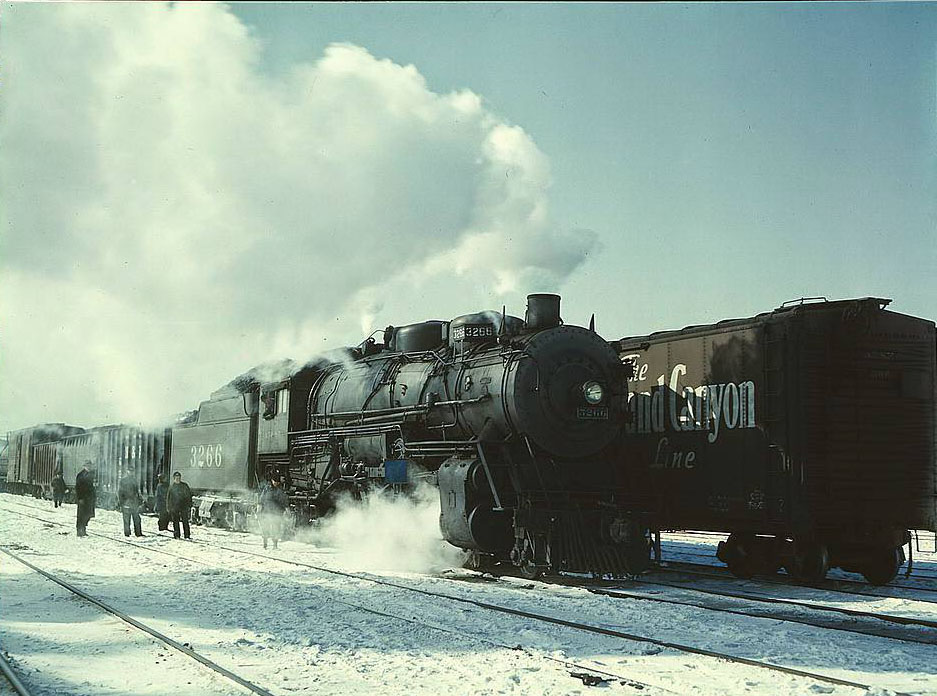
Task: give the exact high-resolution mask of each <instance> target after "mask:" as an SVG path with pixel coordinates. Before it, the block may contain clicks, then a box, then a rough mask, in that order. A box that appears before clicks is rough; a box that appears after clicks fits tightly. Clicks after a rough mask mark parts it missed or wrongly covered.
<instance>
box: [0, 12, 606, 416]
mask: <svg viewBox="0 0 937 696" xmlns="http://www.w3.org/2000/svg"><path fill="white" fill-rule="evenodd" d="M0 49H2V52H3V55H4V85H3V90H2V94H0V99H2V112H0V114H2V122H0V138H2V143H3V149H2V154H0V175H2V182H0V183H2V189H0V190H2V196H3V200H2V207H3V220H2V222H3V227H2V230H3V238H2V245H3V247H2V256H0V259H2V261H0V263H2V266H0V271H2V283H3V292H2V294H0V322H2V324H0V331H2V333H0V351H2V359H0V379H2V385H3V388H2V391H0V417H2V420H3V423H2V425H4V426H7V427H11V426H12V427H20V426H24V425H28V424H31V423H32V422H35V421H39V420H63V419H64V420H69V421H75V422H79V423H83V424H89V425H90V424H96V423H99V422H103V421H134V420H144V421H145V420H152V419H157V418H160V417H163V416H165V415H167V414H169V413H172V412H175V411H180V410H182V409H184V408H190V407H194V406H196V405H197V403H198V401H199V400H200V399H201V398H204V397H206V396H207V394H208V392H209V391H210V390H211V389H213V388H215V387H216V386H219V385H220V384H222V383H224V382H225V381H226V380H227V379H230V378H231V377H233V376H235V375H237V374H239V373H241V372H243V371H244V370H245V369H246V368H248V367H250V366H251V365H252V364H256V363H258V362H261V361H263V360H268V359H275V358H281V357H293V358H297V359H304V358H306V357H308V356H310V355H312V354H314V353H316V352H319V351H321V350H323V349H327V348H333V347H335V346H336V345H339V344H341V343H343V342H349V341H353V342H357V341H358V340H360V338H361V337H363V335H364V334H365V333H366V332H369V331H370V329H372V328H376V327H379V326H383V325H385V324H387V323H396V324H402V323H406V322H407V321H417V320H420V319H424V318H429V316H428V315H429V314H437V315H438V318H449V317H450V316H452V315H453V314H455V313H459V312H462V311H473V310H476V309H484V308H489V307H491V306H492V305H500V303H501V301H502V299H503V298H507V299H506V301H508V303H509V305H511V306H512V307H514V308H515V312H516V311H522V305H521V302H522V301H518V300H519V298H520V297H522V296H523V294H524V293H526V292H528V291H543V290H555V289H557V287H558V286H559V285H560V284H561V283H562V282H563V280H564V279H565V278H566V277H567V276H568V275H569V274H570V273H571V272H572V271H573V270H574V269H575V268H576V267H577V266H578V265H579V264H580V263H581V262H582V261H583V259H584V258H585V256H586V255H587V254H588V253H589V252H590V251H591V250H592V249H594V248H595V246H596V239H595V236H594V235H593V234H591V233H576V232H565V231H562V230H559V229H558V228H557V226H556V225H555V223H554V222H553V221H552V220H551V218H550V214H549V209H548V198H547V191H548V189H549V187H550V167H549V162H548V160H547V158H546V156H545V155H544V154H543V153H542V152H540V150H539V149H538V148H537V147H536V145H535V144H534V143H533V141H532V140H531V139H530V137H529V136H528V135H527V134H526V133H525V132H524V130H523V129H522V128H521V127H519V126H516V125H511V124H508V123H506V122H504V121H503V120H501V119H500V118H499V117H498V116H496V115H495V114H493V113H491V112H490V111H489V110H488V109H486V107H485V104H484V102H483V100H482V98H481V97H480V96H478V95H476V94H474V93H473V92H471V91H469V90H461V91H457V92H453V93H449V94H439V93H436V92H434V91H433V90H432V89H431V88H430V87H429V86H428V85H427V83H426V81H425V79H424V78H423V77H422V75H421V74H420V73H419V71H418V69H417V68H416V67H415V66H413V65H406V66H404V65H399V64H397V63H395V62H393V61H392V60H389V59H380V58H377V57H375V56H373V55H371V54H370V53H369V52H368V51H367V50H366V49H365V48H362V47H359V46H354V45H349V44H333V45H331V46H329V47H328V48H327V49H326V50H325V52H324V54H322V55H318V56H312V55H311V56H310V57H309V60H308V62H304V63H301V64H297V65H295V66H293V68H292V69H291V70H290V71H288V72H287V73H285V74H283V75H277V76H271V75H270V74H267V73H265V72H264V71H263V70H262V68H261V59H262V54H261V46H260V44H259V42H258V41H257V40H256V39H255V38H254V37H252V35H251V33H250V31H249V29H248V28H247V27H245V26H244V25H243V24H242V23H241V22H240V21H239V20H238V19H237V18H236V17H234V16H233V15H232V14H231V13H230V12H229V11H228V9H227V8H226V7H225V6H223V5H211V4H205V5H203V4H198V5H189V4H183V5H176V6H169V5H163V4H150V3H145V4H144V3H140V4H137V3H92V4H67V3H66V4H58V3H55V4H41V5H38V4H37V5H33V4H12V5H10V4H8V5H6V6H5V7H4V26H3V31H2V33H0ZM502 296H503V297H502ZM456 302H457V304H456ZM518 305H521V306H518ZM37 395H38V398H37Z"/></svg>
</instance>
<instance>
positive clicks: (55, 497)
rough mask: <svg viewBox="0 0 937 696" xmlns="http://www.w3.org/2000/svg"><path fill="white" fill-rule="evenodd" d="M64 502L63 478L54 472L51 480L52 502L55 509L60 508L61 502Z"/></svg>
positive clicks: (59, 473)
mask: <svg viewBox="0 0 937 696" xmlns="http://www.w3.org/2000/svg"><path fill="white" fill-rule="evenodd" d="M63 500H65V477H63V476H62V472H61V471H56V472H55V476H54V477H53V478H52V502H53V503H54V504H55V507H62V501H63Z"/></svg>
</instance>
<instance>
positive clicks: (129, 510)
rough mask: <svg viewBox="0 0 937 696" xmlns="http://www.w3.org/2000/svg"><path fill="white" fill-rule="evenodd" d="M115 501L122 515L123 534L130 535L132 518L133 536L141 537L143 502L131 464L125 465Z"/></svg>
mask: <svg viewBox="0 0 937 696" xmlns="http://www.w3.org/2000/svg"><path fill="white" fill-rule="evenodd" d="M117 502H118V503H119V504H120V511H121V513H122V514H123V516H124V536H125V537H129V536H130V520H131V519H132V520H133V533H134V536H138V537H142V536H143V530H142V528H141V525H140V505H141V504H142V503H143V497H142V496H141V495H140V485H139V484H138V483H137V476H136V474H135V473H134V471H133V467H132V466H128V467H127V469H126V471H125V472H124V477H123V478H122V479H121V480H120V484H119V485H118V487H117Z"/></svg>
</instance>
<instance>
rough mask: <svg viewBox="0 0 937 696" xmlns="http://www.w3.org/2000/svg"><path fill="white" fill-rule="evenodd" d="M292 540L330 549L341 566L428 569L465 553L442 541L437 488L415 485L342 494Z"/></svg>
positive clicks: (458, 560) (453, 562) (454, 562)
mask: <svg viewBox="0 0 937 696" xmlns="http://www.w3.org/2000/svg"><path fill="white" fill-rule="evenodd" d="M295 539H296V540H298V541H302V542H305V543H311V544H315V545H317V546H327V547H330V548H332V549H334V550H335V552H336V554H337V559H338V560H339V561H340V565H341V567H343V568H351V569H355V570H370V571H375V572H378V571H405V572H411V573H433V572H439V571H441V570H445V569H447V568H458V567H459V566H461V565H462V564H463V563H464V562H465V560H466V558H467V554H466V553H465V552H464V551H462V550H461V549H458V548H456V547H454V546H452V545H451V544H449V543H447V542H445V541H443V538H442V534H441V533H440V531H439V489H437V488H435V487H434V486H431V485H428V484H427V485H421V486H417V487H416V488H415V489H414V491H413V492H412V494H411V495H409V496H402V495H397V496H381V495H377V494H372V495H369V496H367V497H365V498H364V499H363V500H361V501H355V500H352V499H351V498H350V497H343V498H342V499H341V500H340V501H339V504H338V507H337V510H336V511H335V512H334V513H333V514H331V515H329V516H327V517H324V518H322V519H320V520H319V521H318V523H317V526H315V527H310V528H308V529H299V530H297V534H296V536H295Z"/></svg>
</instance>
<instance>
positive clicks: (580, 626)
mask: <svg viewBox="0 0 937 696" xmlns="http://www.w3.org/2000/svg"><path fill="white" fill-rule="evenodd" d="M21 505H22V504H21ZM24 507H30V508H32V509H35V508H33V507H32V506H28V505H24ZM18 514H23V513H18ZM27 516H29V517H35V516H33V515H27ZM35 519H41V518H38V517H36V518H35ZM42 521H45V522H49V520H42ZM54 524H61V523H58V522H55V523H54ZM97 536H102V537H104V538H107V539H111V540H112V541H118V542H121V543H127V544H130V545H132V546H137V547H139V548H143V549H148V550H153V551H158V552H160V553H164V554H167V555H176V554H171V553H168V552H165V551H162V550H160V549H150V548H149V547H147V546H144V545H142V544H137V543H134V542H131V541H129V540H122V539H114V538H113V537H106V536H104V535H97ZM195 543H197V544H200V545H205V546H209V547H212V548H219V549H224V550H226V551H233V552H235V553H240V554H243V555H248V556H256V557H258V558H264V559H268V560H273V561H278V562H280V563H284V564H288V565H294V566H299V567H305V568H310V569H313V570H317V571H320V572H323V573H327V574H331V575H336V576H340V577H346V578H349V579H354V580H365V581H367V582H371V583H374V584H377V585H382V586H386V587H393V588H395V589H401V590H405V591H408V592H414V593H418V594H422V595H425V596H430V597H436V598H440V599H445V600H448V601H454V602H459V603H464V604H469V605H473V606H476V607H478V608H481V609H486V610H489V611H493V612H498V613H503V614H509V615H514V616H520V617H523V618H528V619H533V620H536V621H541V622H545V623H551V624H555V625H560V626H565V627H568V628H573V629H576V630H582V631H586V632H590V633H597V634H601V635H607V636H611V637H617V638H622V639H624V640H629V641H634V642H644V643H650V644H652V645H656V646H658V647H662V648H668V649H673V650H678V651H681V652H686V653H690V654H697V655H701V656H705V657H711V658H715V659H722V660H726V661H729V662H735V663H739V664H745V665H748V666H751V667H756V668H761V669H767V670H772V671H777V672H782V673H785V674H790V675H793V676H798V677H803V678H807V679H814V680H816V681H822V682H826V683H830V684H836V685H838V686H848V687H853V688H857V689H862V690H865V691H870V690H872V689H873V688H874V687H872V686H871V685H868V684H862V683H859V682H853V681H849V680H845V679H839V678H837V677H831V676H828V675H823V674H818V673H814V672H807V671H804V670H798V669H795V668H791V667H784V666H783V665H775V664H772V663H768V662H760V661H758V660H753V659H750V658H746V657H741V656H736V655H731V654H728V653H721V652H718V651H713V650H707V649H704V648H697V647H695V646H690V645H684V644H681V643H673V642H669V641H661V640H658V639H656V638H651V637H649V636H640V635H638V634H632V633H627V632H623V631H617V630H614V629H607V628H603V627H601V626H594V625H592V624H585V623H581V622H576V621H568V620H566V619H560V618H558V617H551V616H547V615H543V614H537V613H534V612H526V611H524V610H521V609H514V608H512V607H503V606H500V605H496V604H490V603H488V602H482V601H479V600H473V599H467V598H464V597H457V596H454V595H449V594H446V593H442V592H433V591H430V590H423V589H419V588H414V587H409V586H407V585H404V584H401V583H398V582H392V581H388V580H382V579H380V578H375V577H373V576H371V575H368V574H356V573H349V572H345V571H341V570H335V569H332V568H326V567H323V566H317V565H315V564H311V563H303V562H302V561H295V560H290V559H285V558H278V557H276V556H270V555H268V554H262V553H257V552H255V551H247V550H245V549H239V548H236V547H232V546H227V545H225V544H214V543H210V542H207V541H201V540H195ZM0 550H2V549H0ZM7 553H9V552H7ZM178 557H179V558H184V557H182V556H178ZM184 560H187V561H193V559H184ZM193 562H197V563H203V564H204V562H203V561H193ZM651 601H653V600H651ZM671 601H672V602H673V603H676V601H675V600H671ZM694 606H695V605H694ZM699 608H703V609H707V607H699ZM714 611H720V610H714ZM753 618H758V617H753ZM772 618H774V617H772ZM781 620H783V619H781ZM824 628H826V627H824ZM884 637H886V638H887V636H884ZM911 642H918V641H911ZM894 693H895V694H896V696H910V695H909V694H906V693H903V692H894Z"/></svg>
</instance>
